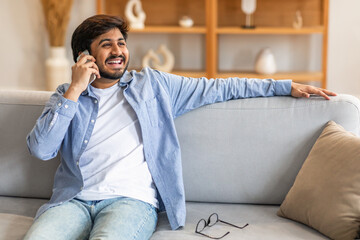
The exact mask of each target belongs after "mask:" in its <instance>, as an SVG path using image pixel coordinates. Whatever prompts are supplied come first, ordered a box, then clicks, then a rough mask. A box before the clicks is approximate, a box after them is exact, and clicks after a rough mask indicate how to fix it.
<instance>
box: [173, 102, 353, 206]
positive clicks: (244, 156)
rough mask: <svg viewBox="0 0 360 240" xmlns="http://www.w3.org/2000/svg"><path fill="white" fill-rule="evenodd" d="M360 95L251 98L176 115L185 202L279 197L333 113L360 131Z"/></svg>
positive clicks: (270, 201) (260, 200)
mask: <svg viewBox="0 0 360 240" xmlns="http://www.w3.org/2000/svg"><path fill="white" fill-rule="evenodd" d="M359 109H360V102H359V100H358V99H357V98H355V97H352V96H347V95H340V96H337V97H332V98H331V100H329V101H327V100H324V99H323V98H321V97H311V98H310V99H295V98H292V97H271V98H252V99H240V100H234V101H228V102H223V103H217V104H212V105H208V106H205V107H203V108H199V109H197V110H194V111H191V112H189V113H187V114H185V115H183V116H181V117H179V118H178V119H176V120H177V121H176V128H177V130H178V136H179V140H180V145H181V149H182V152H181V153H182V163H183V175H184V185H185V196H186V200H187V201H197V202H202V201H204V202H206V201H207V202H227V203H255V204H278V205H280V204H281V203H282V201H283V200H284V198H285V196H286V194H287V193H288V191H289V189H290V188H291V186H292V184H293V183H294V181H295V178H296V175H297V173H298V172H299V170H300V168H301V166H302V164H303V162H304V161H305V159H306V157H307V156H308V154H309V152H310V150H311V148H312V146H313V145H314V143H315V141H316V139H317V138H318V137H319V135H320V133H321V131H322V129H323V127H324V125H325V124H326V123H327V122H328V121H329V120H334V121H336V122H338V123H339V124H341V125H342V126H343V127H344V128H345V129H346V130H348V131H351V132H353V133H355V134H357V135H358V134H359V130H360V129H359V126H360V125H359V119H360V114H359V112H360V111H359Z"/></svg>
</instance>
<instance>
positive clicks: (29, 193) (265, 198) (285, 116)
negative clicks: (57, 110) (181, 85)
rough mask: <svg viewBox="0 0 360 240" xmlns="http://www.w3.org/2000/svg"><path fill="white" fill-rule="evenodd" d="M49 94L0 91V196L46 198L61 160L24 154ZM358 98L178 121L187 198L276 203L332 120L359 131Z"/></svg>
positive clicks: (261, 102) (268, 103)
mask: <svg viewBox="0 0 360 240" xmlns="http://www.w3.org/2000/svg"><path fill="white" fill-rule="evenodd" d="M50 95H51V92H38V91H0V195H2V196H19V197H37V198H48V197H50V195H51V189H52V184H53V176H54V173H55V171H56V168H57V166H58V164H59V159H58V158H56V159H55V160H51V161H46V162H44V161H40V160H38V159H36V158H34V157H32V156H30V154H29V153H28V150H27V146H26V141H25V138H26V135H27V134H28V132H29V131H30V130H31V129H32V127H33V126H34V124H35V121H36V119H37V118H38V117H39V116H40V114H41V112H42V109H43V107H44V104H45V102H46V101H47V100H48V99H49V97H50ZM359 109H360V101H359V100H358V99H357V98H355V97H352V96H348V95H341V96H338V97H334V98H332V99H331V100H330V101H326V100H323V99H322V98H318V97H312V98H310V99H295V98H291V97H272V98H254V99H241V100H233V101H229V102H225V103H217V104H213V105H208V106H205V107H202V108H200V109H197V110H194V111H192V112H189V113H187V114H185V115H183V116H181V117H179V118H178V119H176V127H177V131H178V136H179V140H180V144H181V147H182V159H183V175H184V184H185V192H186V199H187V200H189V201H206V202H232V203H266V204H279V203H281V201H282V200H283V198H284V197H285V195H286V193H287V192H288V190H289V189H290V187H291V186H292V184H293V182H294V179H295V177H296V175H297V173H298V171H299V169H300V168H301V166H302V163H303V161H304V160H305V158H306V156H307V154H308V153H309V151H310V149H311V147H312V146H313V144H314V142H315V141H316V139H317V137H318V136H319V135H320V133H321V131H322V129H323V127H324V125H325V123H326V122H327V121H329V120H334V121H335V122H337V123H339V124H341V125H342V126H343V127H345V129H347V130H349V131H351V132H353V133H355V134H359V132H360V123H359V121H360V113H359Z"/></svg>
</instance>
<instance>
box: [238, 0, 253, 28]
mask: <svg viewBox="0 0 360 240" xmlns="http://www.w3.org/2000/svg"><path fill="white" fill-rule="evenodd" d="M241 10H242V11H243V12H244V13H245V14H246V19H245V25H244V26H242V27H243V28H255V25H254V23H253V19H252V18H253V17H252V16H253V13H254V12H255V10H256V0H241Z"/></svg>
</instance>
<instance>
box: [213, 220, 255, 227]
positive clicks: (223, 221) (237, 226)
mask: <svg viewBox="0 0 360 240" xmlns="http://www.w3.org/2000/svg"><path fill="white" fill-rule="evenodd" d="M218 221H219V222H222V223H225V224H228V225H230V226H233V227H236V228H240V229H243V228H245V227H247V226H248V225H249V224H248V223H247V224H245V225H244V226H242V227H239V226H236V225H234V224H232V223H228V222H225V221H223V220H220V219H219V220H218Z"/></svg>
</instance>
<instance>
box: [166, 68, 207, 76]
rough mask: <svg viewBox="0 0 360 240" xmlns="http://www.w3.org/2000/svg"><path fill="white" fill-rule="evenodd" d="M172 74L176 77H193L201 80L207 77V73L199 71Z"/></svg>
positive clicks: (183, 71)
mask: <svg viewBox="0 0 360 240" xmlns="http://www.w3.org/2000/svg"><path fill="white" fill-rule="evenodd" d="M171 73H172V74H175V75H179V76H184V77H192V78H201V77H206V72H205V71H204V72H198V71H185V70H182V71H176V70H175V71H173V72H171Z"/></svg>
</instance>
